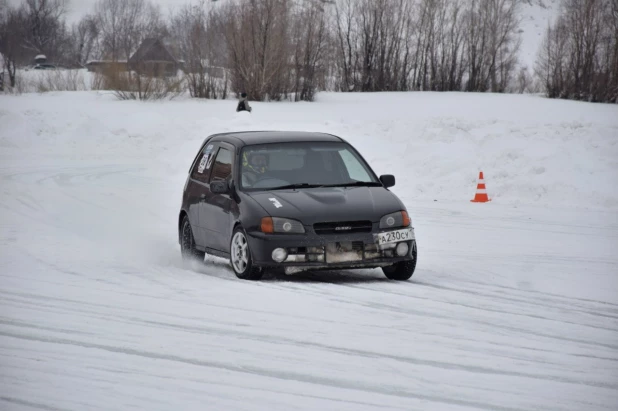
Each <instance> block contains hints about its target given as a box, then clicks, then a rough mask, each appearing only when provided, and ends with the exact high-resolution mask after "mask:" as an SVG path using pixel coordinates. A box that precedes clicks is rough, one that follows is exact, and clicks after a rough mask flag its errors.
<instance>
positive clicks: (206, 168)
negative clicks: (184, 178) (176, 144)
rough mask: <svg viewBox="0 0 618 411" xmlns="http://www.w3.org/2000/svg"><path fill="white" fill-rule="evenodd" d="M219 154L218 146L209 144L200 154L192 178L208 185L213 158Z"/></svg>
mask: <svg viewBox="0 0 618 411" xmlns="http://www.w3.org/2000/svg"><path fill="white" fill-rule="evenodd" d="M216 152H217V144H215V143H210V144H207V145H206V146H205V147H204V149H203V150H202V152H201V153H200V155H199V157H198V159H197V161H196V162H195V165H194V166H193V170H192V171H191V178H193V179H195V180H197V181H201V182H202V183H208V179H209V178H210V173H211V170H212V162H213V158H214V156H215V154H216Z"/></svg>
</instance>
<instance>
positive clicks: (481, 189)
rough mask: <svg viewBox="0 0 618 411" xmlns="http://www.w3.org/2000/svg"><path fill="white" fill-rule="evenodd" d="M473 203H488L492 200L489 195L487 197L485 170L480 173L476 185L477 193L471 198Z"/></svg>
mask: <svg viewBox="0 0 618 411" xmlns="http://www.w3.org/2000/svg"><path fill="white" fill-rule="evenodd" d="M470 201H471V202H472V203H486V202H488V201H491V200H490V199H489V197H487V190H486V189H485V179H484V178H483V172H482V171H481V172H480V173H479V182H478V184H477V185H476V195H475V196H474V199H473V200H470Z"/></svg>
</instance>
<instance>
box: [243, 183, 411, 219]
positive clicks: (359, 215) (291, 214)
mask: <svg viewBox="0 0 618 411" xmlns="http://www.w3.org/2000/svg"><path fill="white" fill-rule="evenodd" d="M249 196H251V197H252V198H253V199H255V200H256V201H257V202H258V203H259V204H260V205H261V206H262V208H263V209H264V210H266V212H268V213H269V214H270V215H276V216H277V217H285V218H293V219H295V220H299V221H302V222H303V224H307V225H313V224H315V223H319V222H328V221H335V222H337V221H361V220H370V221H371V222H378V221H380V217H382V216H383V215H385V214H388V213H392V212H394V211H398V210H404V207H403V204H402V203H401V201H399V199H398V198H397V197H395V196H394V195H393V194H392V193H391V192H390V191H388V190H387V189H385V188H384V187H328V188H309V189H304V190H303V189H301V190H278V191H266V192H254V193H249ZM273 198H274V199H276V200H277V202H278V203H279V204H280V206H279V207H277V205H276V203H275V202H274V201H272V200H271V199H273Z"/></svg>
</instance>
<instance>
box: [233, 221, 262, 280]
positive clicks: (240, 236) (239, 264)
mask: <svg viewBox="0 0 618 411" xmlns="http://www.w3.org/2000/svg"><path fill="white" fill-rule="evenodd" d="M230 263H231V264H232V269H233V270H234V274H236V277H238V278H240V279H243V280H259V279H261V278H262V274H263V270H262V269H261V268H260V267H255V266H254V265H253V260H252V259H251V250H250V249H249V242H248V241H247V236H246V235H245V230H243V229H242V227H237V228H236V229H235V230H234V234H233V235H232V241H231V242H230Z"/></svg>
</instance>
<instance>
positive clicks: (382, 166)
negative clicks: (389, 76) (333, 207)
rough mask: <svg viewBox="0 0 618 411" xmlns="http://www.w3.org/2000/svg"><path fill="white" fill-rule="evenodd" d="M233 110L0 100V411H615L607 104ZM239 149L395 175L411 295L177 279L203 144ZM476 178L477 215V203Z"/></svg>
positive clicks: (614, 199)
mask: <svg viewBox="0 0 618 411" xmlns="http://www.w3.org/2000/svg"><path fill="white" fill-rule="evenodd" d="M235 106H236V103H235V101H232V100H227V101H197V100H190V99H187V98H180V99H178V100H175V101H171V102H154V103H141V102H135V101H124V102H123V101H116V100H115V98H114V97H113V96H111V95H110V94H106V93H97V92H67V93H47V94H42V95H39V94H26V95H21V96H0V409H2V410H32V409H40V410H128V409H139V410H170V409H178V410H204V409H213V410H223V409H225V410H267V409H268V410H290V409H303V410H304V409H336V410H365V409H402V410H410V409H428V410H526V411H528V410H531V409H541V410H611V409H615V407H616V404H618V279H617V277H618V256H617V255H616V250H618V184H616V182H617V181H618V179H617V177H618V160H617V159H618V146H617V144H616V142H617V141H618V107H617V106H615V105H614V106H612V105H597V104H587V103H578V102H569V101H551V100H547V99H544V98H541V97H537V96H512V95H511V96H507V95H489V94H464V93H461V94H458V93H390V94H388V93H376V94H362V95H361V94H329V93H325V94H320V95H318V101H317V102H315V103H299V104H295V103H252V106H253V108H254V110H253V113H252V114H246V113H243V114H237V113H235V112H234V110H235ZM251 129H277V130H309V131H324V132H329V133H333V134H336V135H339V136H341V137H343V138H345V139H347V140H348V141H350V142H351V143H352V144H353V145H354V146H355V147H357V148H358V149H359V151H360V152H361V154H363V156H364V157H365V158H366V159H367V161H368V162H369V163H370V164H371V166H372V167H373V168H374V170H375V171H376V173H378V174H387V173H389V174H390V173H392V174H395V175H396V177H397V185H396V186H395V187H394V188H393V191H394V192H395V193H396V194H397V195H398V196H399V197H400V198H401V199H402V201H403V202H404V203H405V204H406V206H407V208H408V211H409V213H410V215H411V217H412V220H413V224H414V226H415V234H416V238H417V240H418V244H419V262H418V265H417V270H416V273H415V274H414V276H413V277H412V279H411V280H410V281H407V282H392V281H388V280H387V279H386V278H385V277H384V276H383V274H382V273H381V271H380V270H355V271H350V272H345V271H337V272H320V273H318V272H307V273H298V274H294V275H290V276H285V275H269V276H266V277H265V278H264V280H263V281H261V282H249V281H242V280H239V279H237V278H236V277H235V276H234V274H233V272H232V271H231V268H230V266H229V263H228V262H227V261H225V260H222V259H217V258H211V257H207V259H206V263H205V264H204V265H201V266H194V267H186V266H184V265H183V264H182V262H181V259H180V251H179V246H178V244H177V233H176V227H177V216H178V211H179V206H180V200H181V193H182V189H183V185H184V182H185V178H186V174H187V171H188V168H189V165H190V162H191V161H192V159H193V157H194V155H195V153H196V151H197V149H198V148H199V146H200V144H201V142H202V141H203V139H204V138H205V137H207V136H208V135H210V134H212V133H216V132H227V131H234V130H251ZM481 170H482V171H483V172H484V174H485V182H486V184H487V191H488V193H489V196H490V197H491V198H492V201H491V202H490V203H486V204H477V203H470V201H469V200H471V199H472V198H473V196H474V192H475V189H476V182H477V178H478V172H479V171H481Z"/></svg>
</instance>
